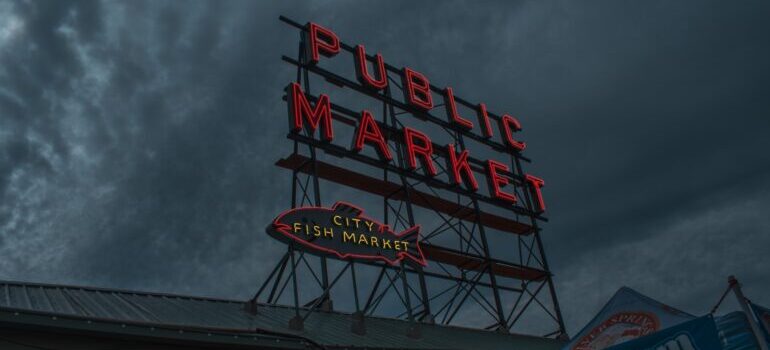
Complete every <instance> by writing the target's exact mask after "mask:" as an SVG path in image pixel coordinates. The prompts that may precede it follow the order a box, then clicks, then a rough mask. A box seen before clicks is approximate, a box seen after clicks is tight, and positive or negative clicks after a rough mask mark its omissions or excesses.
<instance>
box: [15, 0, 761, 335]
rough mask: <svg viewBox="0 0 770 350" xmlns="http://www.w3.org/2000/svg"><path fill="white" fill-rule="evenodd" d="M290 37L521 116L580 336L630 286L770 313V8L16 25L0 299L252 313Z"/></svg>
mask: <svg viewBox="0 0 770 350" xmlns="http://www.w3.org/2000/svg"><path fill="white" fill-rule="evenodd" d="M280 14H283V15H287V16H289V17H291V18H293V19H295V20H297V21H299V22H306V21H315V22H318V23H321V24H323V25H325V26H327V27H329V28H331V29H333V30H334V31H335V32H336V33H337V34H338V35H339V36H340V37H341V38H342V39H343V40H344V41H346V42H349V43H364V44H365V45H366V47H367V49H369V48H371V49H372V50H377V51H379V52H381V53H382V54H383V55H384V56H385V57H386V60H388V61H389V62H390V63H392V64H393V65H395V66H405V65H409V66H410V67H413V68H415V69H417V70H419V71H421V72H423V73H425V74H427V75H428V76H429V77H430V78H431V80H432V82H434V83H435V84H437V85H439V86H443V85H447V84H451V85H452V87H454V88H455V91H456V92H457V93H458V94H460V95H462V96H465V97H467V98H468V99H469V100H471V101H483V102H485V103H486V104H487V105H488V106H490V107H492V106H494V108H495V110H497V111H501V112H509V113H514V114H515V115H517V116H518V118H519V119H520V121H521V123H522V125H523V127H524V131H523V132H522V135H523V136H522V137H523V138H525V139H526V141H527V143H528V149H527V150H526V155H527V156H528V157H530V158H532V159H533V163H532V164H530V165H529V168H528V169H530V170H531V172H532V173H535V174H537V175H539V176H541V177H543V178H544V179H545V180H546V186H547V187H546V188H545V189H544V195H545V198H546V201H547V204H548V216H549V218H550V219H551V220H550V222H549V223H548V224H546V225H544V231H543V239H544V241H545V247H546V250H547V253H548V257H549V259H550V263H551V265H552V266H551V268H552V270H553V273H554V274H555V282H556V287H557V293H558V296H559V298H560V301H561V304H562V309H563V313H564V316H565V318H566V321H567V328H568V331H570V333H572V334H574V333H575V332H576V331H578V330H579V328H580V327H582V325H583V324H584V323H585V322H587V321H588V320H589V318H590V317H591V316H592V315H593V314H594V313H595V312H596V311H598V309H599V307H600V306H601V305H602V304H603V303H604V302H605V301H606V300H607V299H608V298H609V297H610V295H611V294H612V293H614V292H615V291H616V290H617V289H618V288H619V287H620V286H623V285H627V286H630V287H632V288H634V289H637V290H638V291H640V292H642V293H644V294H647V295H649V296H651V297H653V298H656V299H658V300H661V301H663V302H666V303H669V304H671V305H673V306H676V307H679V308H681V309H683V310H685V311H688V312H691V313H695V314H702V313H705V312H707V311H708V310H709V309H710V308H711V307H712V306H713V304H714V303H715V302H716V300H717V299H718V298H719V296H720V294H721V292H722V291H723V289H724V287H725V286H726V279H727V276H728V275H730V274H735V275H737V277H738V278H739V280H740V281H741V282H743V284H744V288H745V293H746V294H747V296H748V297H749V298H751V299H752V300H754V301H756V302H758V303H760V304H764V305H766V306H770V273H769V272H770V152H769V151H768V150H770V97H768V96H770V64H768V62H770V44H768V43H770V41H769V38H768V33H770V21H768V17H770V3H768V2H767V1H731V2H727V1H719V2H711V1H701V0H699V1H633V2H632V1H614V0H613V1H584V2H577V1H532V2H512V1H500V2H477V1H468V2H430V3H428V2H422V3H419V4H414V3H413V2H412V1H403V2H397V1H381V2H370V1H364V2H362V1H338V2H305V3H295V2H288V1H275V2H256V1H243V2H238V1H224V2H223V1H211V2H202V1H184V2H182V1H148V2H137V1H131V2H128V1H126V2H106V3H102V2H95V1H79V2H72V3H70V2H67V1H0V279H5V280H22V281H31V282H49V283H67V284H82V285H95V286H104V287H116V288H130V289H139V290H151V291H165V292H178V293H186V294H195V295H210V296H219V297H227V298H246V297H247V296H250V294H251V293H253V291H254V290H255V288H256V285H257V283H258V282H260V281H261V280H262V279H264V278H265V276H266V275H267V272H268V270H269V268H271V267H272V266H271V264H273V263H274V261H275V259H276V258H277V257H278V256H280V254H281V253H282V252H281V249H282V248H281V246H280V244H278V243H276V242H275V241H273V240H272V239H270V238H269V237H267V236H266V235H265V234H264V227H265V225H266V224H267V223H268V222H269V220H270V219H271V218H272V217H273V216H274V215H275V214H276V213H278V211H279V210H281V209H283V208H285V207H286V206H287V205H288V204H289V195H288V193H287V190H286V189H287V188H288V180H286V176H287V172H286V171H285V170H281V169H279V168H276V167H274V166H272V164H273V163H274V162H275V160H277V159H278V158H280V157H283V156H285V155H286V154H288V153H289V152H290V147H291V146H290V145H291V143H290V141H288V140H286V139H285V133H286V129H285V128H286V123H285V119H284V118H285V116H286V105H285V102H283V101H281V96H282V94H283V91H282V90H283V87H284V86H285V85H286V84H287V83H288V82H290V81H291V80H292V79H293V78H294V71H293V70H292V68H291V67H290V66H289V65H287V64H285V63H283V62H282V61H281V60H280V56H281V55H282V54H289V55H293V54H294V53H295V52H296V45H297V34H296V30H294V29H293V28H290V27H288V26H286V25H285V24H282V23H281V22H279V21H278V16H279V15H280ZM276 118H277V122H276V121H275V120H276ZM276 183H279V184H278V185H276Z"/></svg>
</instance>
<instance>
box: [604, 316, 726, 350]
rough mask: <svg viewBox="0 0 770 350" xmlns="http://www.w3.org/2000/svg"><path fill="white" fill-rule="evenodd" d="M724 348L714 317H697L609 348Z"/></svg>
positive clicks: (685, 349) (707, 349) (673, 349)
mask: <svg viewBox="0 0 770 350" xmlns="http://www.w3.org/2000/svg"><path fill="white" fill-rule="evenodd" d="M648 349H649V350H722V345H721V343H720V341H719V336H718V334H717V327H716V324H715V323H714V319H713V318H712V317H711V316H710V315H709V316H703V317H699V318H696V319H694V320H692V321H687V322H684V323H681V324H679V325H676V326H673V327H669V328H666V329H663V330H660V331H657V332H655V333H653V334H650V335H647V336H644V337H641V338H637V339H634V340H629V341H627V342H625V343H623V344H619V345H615V346H612V347H609V348H607V350H648Z"/></svg>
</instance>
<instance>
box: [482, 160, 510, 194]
mask: <svg viewBox="0 0 770 350" xmlns="http://www.w3.org/2000/svg"><path fill="white" fill-rule="evenodd" d="M487 171H488V172H489V173H488V174H487V180H488V181H489V192H490V193H491V194H492V197H494V198H498V199H502V200H504V201H506V202H510V203H516V195H515V194H513V193H506V192H503V191H502V190H501V189H500V188H501V187H503V186H505V185H507V184H508V183H510V180H508V178H507V177H502V176H500V174H498V173H497V172H498V171H508V167H507V166H505V164H503V163H500V162H496V161H494V160H491V159H490V160H487Z"/></svg>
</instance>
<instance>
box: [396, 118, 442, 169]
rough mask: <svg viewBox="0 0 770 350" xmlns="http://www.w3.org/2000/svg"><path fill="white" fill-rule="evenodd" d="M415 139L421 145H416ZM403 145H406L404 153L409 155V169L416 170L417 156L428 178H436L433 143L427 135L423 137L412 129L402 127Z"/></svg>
mask: <svg viewBox="0 0 770 350" xmlns="http://www.w3.org/2000/svg"><path fill="white" fill-rule="evenodd" d="M415 139H417V140H420V143H422V145H416V144H415V143H414V141H415ZM404 143H405V144H406V153H407V154H408V155H409V158H408V159H407V160H408V161H409V169H412V170H414V169H417V155H420V156H421V157H422V165H423V167H424V168H425V171H426V172H427V173H428V175H430V176H436V168H435V167H434V166H433V158H432V155H433V143H431V141H430V138H428V135H425V134H423V133H421V132H419V131H417V130H414V129H412V128H407V127H404Z"/></svg>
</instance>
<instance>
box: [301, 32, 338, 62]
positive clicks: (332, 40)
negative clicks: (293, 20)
mask: <svg viewBox="0 0 770 350" xmlns="http://www.w3.org/2000/svg"><path fill="white" fill-rule="evenodd" d="M307 27H308V35H309V36H310V38H309V40H308V41H307V42H308V45H307V56H306V57H309V58H310V63H313V64H316V63H318V58H319V56H318V55H319V54H322V55H324V56H326V57H332V56H334V55H336V54H338V53H339V52H340V39H339V38H337V35H336V34H334V32H332V31H331V30H328V29H326V28H324V27H321V26H319V25H317V24H315V23H312V22H308V24H307Z"/></svg>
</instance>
